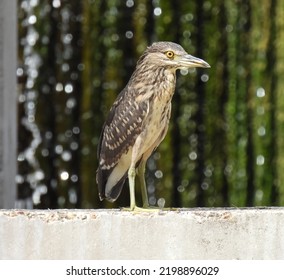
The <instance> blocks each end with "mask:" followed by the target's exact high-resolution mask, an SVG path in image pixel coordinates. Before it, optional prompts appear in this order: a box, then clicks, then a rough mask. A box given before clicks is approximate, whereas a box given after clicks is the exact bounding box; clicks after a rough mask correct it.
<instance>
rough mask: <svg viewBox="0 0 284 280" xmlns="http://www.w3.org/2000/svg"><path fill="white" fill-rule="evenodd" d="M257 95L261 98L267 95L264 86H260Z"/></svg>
mask: <svg viewBox="0 0 284 280" xmlns="http://www.w3.org/2000/svg"><path fill="white" fill-rule="evenodd" d="M256 96H257V97H259V98H261V97H264V96H265V90H264V88H262V87H260V88H258V89H257V91H256Z"/></svg>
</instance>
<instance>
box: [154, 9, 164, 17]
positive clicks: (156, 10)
mask: <svg viewBox="0 0 284 280" xmlns="http://www.w3.org/2000/svg"><path fill="white" fill-rule="evenodd" d="M161 14H162V9H161V8H160V7H157V8H155V9H154V15H155V16H157V17H158V16H160V15H161Z"/></svg>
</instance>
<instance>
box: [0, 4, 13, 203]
mask: <svg viewBox="0 0 284 280" xmlns="http://www.w3.org/2000/svg"><path fill="white" fill-rule="evenodd" d="M16 67H17V1H0V208H13V207H14V205H15V198H16V184H15V176H16V166H17V157H16V152H17V145H16V143H17V80H16Z"/></svg>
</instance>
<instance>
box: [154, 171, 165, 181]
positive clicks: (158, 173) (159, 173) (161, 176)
mask: <svg viewBox="0 0 284 280" xmlns="http://www.w3.org/2000/svg"><path fill="white" fill-rule="evenodd" d="M155 176H156V178H158V179H161V178H163V172H162V171H161V170H157V171H156V172H155Z"/></svg>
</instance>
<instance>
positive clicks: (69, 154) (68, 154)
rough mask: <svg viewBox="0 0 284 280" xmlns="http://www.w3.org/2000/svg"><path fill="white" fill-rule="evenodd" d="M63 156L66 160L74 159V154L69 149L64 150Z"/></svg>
mask: <svg viewBox="0 0 284 280" xmlns="http://www.w3.org/2000/svg"><path fill="white" fill-rule="evenodd" d="M61 157H62V159H63V160H64V161H70V160H71V159H72V154H71V153H70V152H69V151H64V152H63V153H62V155H61Z"/></svg>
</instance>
